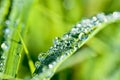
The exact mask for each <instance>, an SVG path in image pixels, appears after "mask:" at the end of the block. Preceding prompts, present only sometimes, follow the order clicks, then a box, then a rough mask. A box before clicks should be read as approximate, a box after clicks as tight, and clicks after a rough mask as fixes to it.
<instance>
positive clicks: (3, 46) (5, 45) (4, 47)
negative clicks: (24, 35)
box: [1, 42, 9, 50]
mask: <svg viewBox="0 0 120 80" xmlns="http://www.w3.org/2000/svg"><path fill="white" fill-rule="evenodd" d="M1 48H2V49H3V50H8V48H9V46H8V44H7V43H6V42H3V43H2V44H1Z"/></svg>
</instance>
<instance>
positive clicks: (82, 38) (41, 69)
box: [32, 12, 120, 80]
mask: <svg viewBox="0 0 120 80" xmlns="http://www.w3.org/2000/svg"><path fill="white" fill-rule="evenodd" d="M118 20H120V12H114V13H113V14H109V15H105V14H104V13H101V14H98V15H97V16H94V17H92V18H90V19H84V20H82V21H81V22H80V23H78V24H76V25H75V27H73V28H72V29H71V31H69V32H68V33H66V34H65V35H63V36H62V37H61V38H59V37H58V38H56V39H55V40H54V45H53V46H52V47H51V48H50V49H49V50H48V51H47V52H46V53H40V54H39V56H38V61H36V63H35V66H36V70H35V73H34V76H33V78H32V79H33V80H49V79H50V78H51V77H52V76H53V75H54V73H55V71H56V69H57V68H58V67H59V65H60V64H61V63H62V62H63V61H64V60H66V59H67V58H68V57H70V56H71V55H72V54H73V53H75V52H76V51H77V50H78V49H79V48H80V47H81V46H83V45H84V44H85V43H86V41H88V40H89V39H90V38H92V37H93V36H94V35H95V34H97V33H98V32H99V31H100V30H101V29H103V28H104V27H105V26H106V25H108V24H109V23H112V22H115V21H118Z"/></svg>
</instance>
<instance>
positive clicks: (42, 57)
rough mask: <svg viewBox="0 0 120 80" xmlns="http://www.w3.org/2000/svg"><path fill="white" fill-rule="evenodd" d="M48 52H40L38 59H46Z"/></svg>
mask: <svg viewBox="0 0 120 80" xmlns="http://www.w3.org/2000/svg"><path fill="white" fill-rule="evenodd" d="M46 54H47V53H40V54H39V55H38V60H39V61H40V62H42V61H43V60H44V59H45V57H46Z"/></svg>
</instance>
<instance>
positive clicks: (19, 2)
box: [1, 0, 32, 77]
mask: <svg viewBox="0 0 120 80" xmlns="http://www.w3.org/2000/svg"><path fill="white" fill-rule="evenodd" d="M12 3H13V5H12V10H11V13H10V15H9V18H8V20H7V21H6V22H7V23H6V28H5V29H4V37H5V40H4V42H3V43H2V45H1V47H2V49H3V53H2V58H3V60H2V62H1V64H2V70H3V71H2V72H3V73H5V74H7V75H10V76H13V77H15V76H16V75H17V70H18V66H19V62H20V59H21V56H22V52H23V45H22V43H21V39H20V36H19V34H20V35H21V36H22V37H24V35H25V33H26V30H27V28H26V27H25V26H26V24H27V19H28V13H29V11H30V7H31V5H32V0H27V1H26V0H13V1H12ZM18 32H19V33H18Z"/></svg>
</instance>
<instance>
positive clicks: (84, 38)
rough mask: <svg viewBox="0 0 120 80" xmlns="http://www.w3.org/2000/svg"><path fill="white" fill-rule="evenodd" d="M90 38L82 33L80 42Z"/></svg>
mask: <svg viewBox="0 0 120 80" xmlns="http://www.w3.org/2000/svg"><path fill="white" fill-rule="evenodd" d="M87 37H88V35H86V34H85V33H83V32H81V33H80V34H79V40H81V41H83V40H86V39H87Z"/></svg>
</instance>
